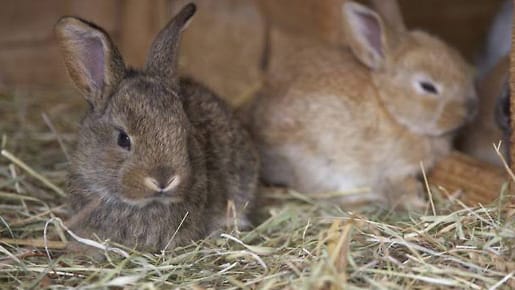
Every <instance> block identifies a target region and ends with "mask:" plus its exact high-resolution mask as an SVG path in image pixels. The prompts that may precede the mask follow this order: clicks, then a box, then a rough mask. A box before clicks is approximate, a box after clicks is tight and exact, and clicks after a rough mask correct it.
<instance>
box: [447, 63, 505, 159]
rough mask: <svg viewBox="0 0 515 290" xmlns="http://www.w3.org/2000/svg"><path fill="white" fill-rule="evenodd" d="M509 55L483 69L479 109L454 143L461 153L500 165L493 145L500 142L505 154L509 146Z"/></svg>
mask: <svg viewBox="0 0 515 290" xmlns="http://www.w3.org/2000/svg"><path fill="white" fill-rule="evenodd" d="M509 69H510V59H509V56H508V55H506V56H505V57H503V58H501V60H500V61H499V63H497V65H495V66H494V67H493V68H492V69H491V70H490V71H488V72H486V73H485V74H484V75H483V77H482V79H480V80H479V81H478V82H477V87H478V96H479V111H478V115H477V117H476V118H475V119H474V120H473V121H472V122H471V123H470V124H468V125H467V126H466V127H465V128H463V130H462V131H461V132H460V135H459V137H458V138H457V140H456V141H457V142H456V146H457V148H458V149H460V150H462V151H463V152H465V153H467V154H469V155H471V156H474V157H475V158H477V159H479V160H481V161H484V162H488V163H490V164H495V165H499V166H500V165H502V161H501V158H500V157H499V156H498V155H497V153H496V152H495V150H494V147H493V144H494V143H495V144H497V143H498V142H499V141H501V140H502V141H503V146H502V149H503V152H504V153H505V158H507V157H508V154H507V149H508V147H509V143H508V140H509V135H510V134H509V133H510V129H509V109H510V107H509V90H508V82H509Z"/></svg>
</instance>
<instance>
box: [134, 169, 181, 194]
mask: <svg viewBox="0 0 515 290" xmlns="http://www.w3.org/2000/svg"><path fill="white" fill-rule="evenodd" d="M180 181H181V180H180V177H179V175H176V174H175V173H174V171H173V170H171V169H170V168H167V167H158V168H156V169H154V170H152V172H151V176H148V177H145V179H144V180H143V183H144V184H145V186H146V187H148V188H149V189H151V190H153V191H156V192H161V193H164V192H169V191H171V190H173V189H174V188H175V187H177V185H179V183H180Z"/></svg>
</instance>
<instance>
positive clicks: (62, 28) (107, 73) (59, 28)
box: [55, 17, 125, 107]
mask: <svg viewBox="0 0 515 290" xmlns="http://www.w3.org/2000/svg"><path fill="white" fill-rule="evenodd" d="M55 34H56V37H57V40H58V42H59V46H60V47H61V50H62V52H63V54H64V61H65V64H66V67H67V69H68V73H69V75H70V77H71V79H72V80H73V82H74V83H75V85H76V86H77V87H78V89H79V90H80V93H81V94H82V95H83V96H84V97H85V98H86V100H87V101H88V102H89V103H90V104H91V105H92V106H93V107H96V106H97V105H99V104H100V103H102V102H103V101H104V100H105V98H106V97H107V96H108V95H110V94H111V93H112V92H113V90H114V89H115V88H116V87H117V86H118V84H119V82H120V81H121V80H122V78H123V77H124V75H125V65H124V63H123V59H122V57H121V56H120V54H119V52H118V50H117V49H116V47H115V46H114V45H113V43H112V41H111V39H110V38H109V36H108V35H107V33H106V32H104V31H103V30H102V29H101V28H100V27H97V26H96V25H94V24H92V23H88V22H86V21H84V20H81V19H79V18H75V17H63V18H61V19H60V20H59V21H58V22H57V24H56V26H55Z"/></svg>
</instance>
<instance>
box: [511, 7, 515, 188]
mask: <svg viewBox="0 0 515 290" xmlns="http://www.w3.org/2000/svg"><path fill="white" fill-rule="evenodd" d="M514 13H515V11H514ZM513 20H514V21H515V18H514V19H513ZM514 27H515V24H513V26H512V30H511V47H512V50H511V53H510V92H511V93H510V120H511V128H515V96H514V94H513V92H515V65H514V63H515V50H514V49H513V47H515V29H514ZM511 131H512V132H511V138H510V161H511V164H510V167H511V170H512V171H514V172H515V130H513V129H512V130H511ZM512 189H513V186H512Z"/></svg>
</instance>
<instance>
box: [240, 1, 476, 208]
mask: <svg viewBox="0 0 515 290" xmlns="http://www.w3.org/2000/svg"><path fill="white" fill-rule="evenodd" d="M376 3H378V2H376ZM390 4H393V5H394V6H392V7H393V10H392V9H390V10H389V11H388V10H381V12H383V14H384V15H385V19H386V20H387V21H383V19H382V17H381V16H379V15H378V13H376V12H374V11H373V10H371V9H369V8H367V7H366V6H363V5H360V4H357V3H355V2H350V1H349V2H346V3H344V4H343V5H342V7H341V12H342V19H343V23H342V25H343V29H344V31H345V35H346V36H347V37H346V40H345V41H347V43H348V46H349V47H350V48H344V47H337V46H329V45H326V44H323V43H321V42H319V41H315V40H313V39H308V38H302V37H301V36H298V35H289V34H286V33H282V32H281V31H280V30H277V29H275V30H274V29H273V27H272V30H271V32H270V37H271V56H270V68H269V71H268V72H267V80H266V85H265V87H264V88H263V90H262V91H261V92H260V93H259V94H258V95H257V96H256V98H255V99H254V100H253V102H252V103H250V105H249V106H248V107H247V108H246V109H245V110H246V111H245V114H244V115H245V116H246V117H247V124H248V126H249V128H250V130H251V132H252V134H253V137H254V140H255V141H256V143H257V145H258V149H259V151H260V153H261V157H262V176H263V178H264V180H265V181H267V182H269V183H273V184H282V185H288V186H291V187H293V188H294V189H296V190H298V191H301V192H304V193H311V192H332V191H347V190H351V189H355V188H357V187H369V188H370V194H363V195H358V196H355V197H356V198H357V199H358V200H359V199H368V198H372V199H376V198H379V199H388V200H389V201H390V203H391V204H392V205H393V204H397V203H401V204H402V205H403V206H411V205H419V204H420V199H419V198H418V197H417V196H416V195H413V194H416V193H420V191H421V190H422V186H421V183H420V181H419V176H420V173H421V169H420V162H422V163H423V164H424V166H425V167H426V168H429V167H431V166H432V165H433V164H434V163H435V161H436V160H437V159H438V158H441V157H442V156H443V155H445V154H446V153H447V152H448V151H449V149H450V147H451V139H452V137H453V135H454V133H455V131H456V129H458V128H460V127H461V126H462V125H463V124H464V123H465V122H466V120H468V119H470V117H471V116H472V115H473V114H474V111H475V110H476V94H475V91H474V87H473V74H472V69H471V67H470V66H469V65H468V64H467V63H466V62H465V61H464V60H463V58H462V57H461V56H460V54H459V53H458V52H457V51H456V50H454V49H453V48H451V47H449V46H448V45H447V44H445V43H444V42H442V41H441V40H439V39H438V38H436V37H434V36H431V35H429V34H427V33H425V32H423V31H417V30H415V31H408V30H406V28H405V27H404V24H403V21H402V19H398V18H397V19H395V18H394V17H400V15H401V14H400V12H399V11H398V7H397V3H396V2H395V1H391V2H390ZM378 8H380V9H384V7H378ZM390 8H391V7H390ZM396 15H397V16H396ZM342 42H344V41H342ZM276 48H277V49H276Z"/></svg>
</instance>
